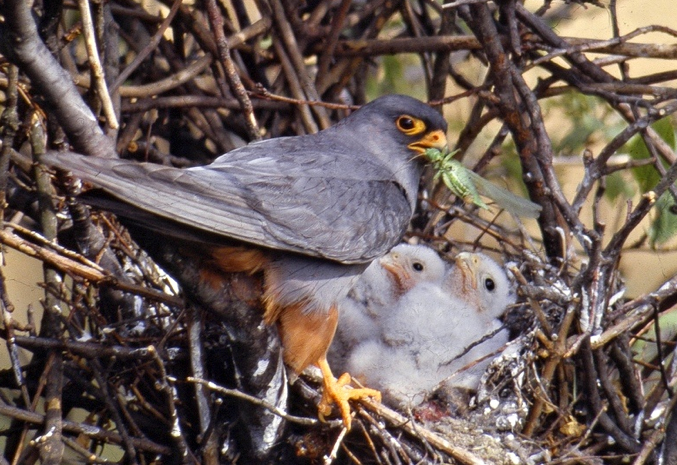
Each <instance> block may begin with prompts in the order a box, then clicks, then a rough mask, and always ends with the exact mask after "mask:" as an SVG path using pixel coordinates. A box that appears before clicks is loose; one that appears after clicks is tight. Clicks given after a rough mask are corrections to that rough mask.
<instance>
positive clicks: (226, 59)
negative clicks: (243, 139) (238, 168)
mask: <svg viewBox="0 0 677 465" xmlns="http://www.w3.org/2000/svg"><path fill="white" fill-rule="evenodd" d="M206 5H207V14H208V16H209V22H210V23H211V25H212V31H213V33H214V36H215V38H216V46H217V48H218V51H219V58H220V59H221V64H222V65H223V67H224V69H225V70H226V79H227V80H228V84H230V87H231V89H232V90H233V92H234V93H235V97H236V98H237V101H238V102H240V106H241V107H242V112H243V113H244V120H245V125H246V126H247V133H248V134H249V137H250V139H251V140H254V141H256V140H260V139H261V131H260V130H259V125H258V123H257V122H256V117H255V116H254V108H253V107H252V102H251V100H249V96H248V95H247V91H246V90H245V88H244V86H243V85H242V80H241V79H240V76H239V74H238V72H237V69H236V68H235V63H233V59H232V57H231V56H230V48H229V46H228V41H227V40H226V36H225V34H224V32H223V17H222V16H221V12H220V11H219V8H218V7H217V6H216V0H207V1H206ZM224 97H226V95H224Z"/></svg>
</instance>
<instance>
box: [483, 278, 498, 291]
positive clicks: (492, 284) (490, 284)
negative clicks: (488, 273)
mask: <svg viewBox="0 0 677 465" xmlns="http://www.w3.org/2000/svg"><path fill="white" fill-rule="evenodd" d="M484 287H485V288H486V289H487V291H489V292H492V291H493V290H494V289H496V283H495V282H494V280H493V279H491V278H487V279H485V280H484Z"/></svg>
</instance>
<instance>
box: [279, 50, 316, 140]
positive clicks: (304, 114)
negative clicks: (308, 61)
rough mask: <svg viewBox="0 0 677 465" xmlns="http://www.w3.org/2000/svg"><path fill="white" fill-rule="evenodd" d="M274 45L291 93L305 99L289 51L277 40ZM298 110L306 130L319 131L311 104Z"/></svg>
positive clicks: (299, 99)
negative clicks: (311, 111) (288, 54)
mask: <svg viewBox="0 0 677 465" xmlns="http://www.w3.org/2000/svg"><path fill="white" fill-rule="evenodd" d="M273 47H274V48H275V54H276V55H277V58H278V59H279V60H280V65H281V66H282V71H283V72H284V75H285V76H286V78H287V83H288V84H289V89H290V90H291V94H292V95H293V96H294V97H295V98H296V100H298V101H305V100H306V96H305V95H304V94H303V90H302V89H301V83H300V82H299V79H298V76H297V75H296V73H295V72H294V67H293V66H292V64H291V61H290V60H289V57H288V56H287V52H285V50H284V47H283V46H282V44H280V43H279V41H277V40H274V41H273ZM298 110H299V112H300V113H301V121H303V126H304V127H305V129H306V131H307V132H309V133H315V132H317V131H319V128H318V127H317V124H316V123H315V120H314V119H313V115H312V114H311V113H310V106H309V105H301V106H299V107H298Z"/></svg>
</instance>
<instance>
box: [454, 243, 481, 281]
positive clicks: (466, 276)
mask: <svg viewBox="0 0 677 465" xmlns="http://www.w3.org/2000/svg"><path fill="white" fill-rule="evenodd" d="M455 262H456V266H457V267H458V268H459V270H461V273H462V275H463V287H464V288H465V289H466V290H472V291H475V290H477V276H475V273H474V272H473V268H474V267H473V264H472V263H471V262H472V258H471V257H470V256H469V254H466V253H463V252H462V253H460V254H458V255H457V256H456V259H455ZM468 284H469V285H470V289H468Z"/></svg>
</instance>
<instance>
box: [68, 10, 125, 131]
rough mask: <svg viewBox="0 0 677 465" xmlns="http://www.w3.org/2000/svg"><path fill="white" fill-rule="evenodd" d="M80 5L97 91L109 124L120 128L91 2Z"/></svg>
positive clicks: (86, 45)
mask: <svg viewBox="0 0 677 465" xmlns="http://www.w3.org/2000/svg"><path fill="white" fill-rule="evenodd" d="M78 6H79V7H80V17H81V18H82V30H83V32H84V35H85V48H86V49H87V57H88V58H89V67H90V69H91V70H92V75H93V76H94V84H95V86H96V91H97V93H98V94H99V98H100V99H101V104H102V105H103V112H104V114H105V115H106V120H107V121H108V125H109V126H110V127H111V128H112V129H118V128H119V127H120V125H119V124H118V119H117V117H116V116H115V109H114V108H113V101H112V100H111V98H110V94H109V93H108V87H106V79H105V78H104V75H103V67H102V66H101V60H100V59H99V51H98V50H97V48H96V39H95V35H94V24H93V22H92V13H91V11H89V2H88V1H87V0H78Z"/></svg>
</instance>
